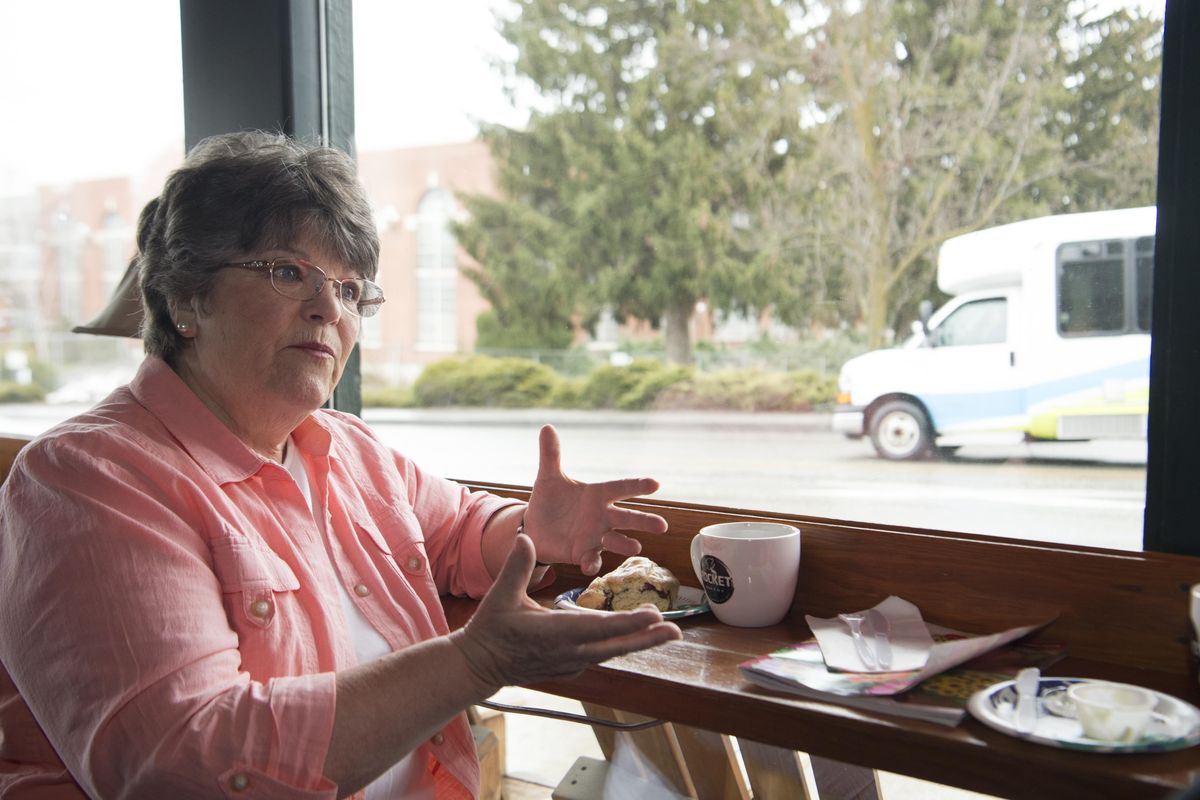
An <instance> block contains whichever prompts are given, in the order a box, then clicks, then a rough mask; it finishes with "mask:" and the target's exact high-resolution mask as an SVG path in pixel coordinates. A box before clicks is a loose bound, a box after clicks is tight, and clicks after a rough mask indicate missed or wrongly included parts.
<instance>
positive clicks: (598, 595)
mask: <svg viewBox="0 0 1200 800" xmlns="http://www.w3.org/2000/svg"><path fill="white" fill-rule="evenodd" d="M678 593H679V581H678V580H677V579H676V578H675V576H674V575H672V574H671V572H670V570H667V569H664V568H663V567H660V566H659V565H658V564H655V563H654V562H653V561H651V560H650V559H648V558H644V557H643V556H630V557H629V558H627V559H625V563H623V564H622V565H621V566H619V567H617V568H616V569H614V570H613V571H612V572H610V573H608V574H607V575H601V576H599V577H598V578H596V579H595V580H593V581H592V583H591V585H589V586H588V587H587V589H585V590H584V591H582V592H580V594H579V599H578V600H576V601H575V602H576V604H578V605H580V606H582V607H583V608H596V609H601V610H603V611H626V610H628V609H631V608H637V607H638V606H640V605H645V604H647V603H649V604H650V605H653V606H658V608H659V610H660V611H670V610H671V606H673V605H675V595H676V594H678Z"/></svg>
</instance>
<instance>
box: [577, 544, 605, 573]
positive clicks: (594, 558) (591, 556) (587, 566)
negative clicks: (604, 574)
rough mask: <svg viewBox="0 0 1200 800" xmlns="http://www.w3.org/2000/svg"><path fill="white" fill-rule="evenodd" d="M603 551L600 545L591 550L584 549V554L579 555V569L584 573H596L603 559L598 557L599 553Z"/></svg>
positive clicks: (598, 571)
mask: <svg viewBox="0 0 1200 800" xmlns="http://www.w3.org/2000/svg"><path fill="white" fill-rule="evenodd" d="M602 552H603V548H602V547H594V548H592V549H591V550H586V551H584V554H583V555H582V556H580V557H579V569H580V570H581V571H582V572H583V574H584V575H588V576H591V575H598V574H599V573H600V567H601V566H602V565H603V563H604V562H603V561H601V559H600V554H601V553H602Z"/></svg>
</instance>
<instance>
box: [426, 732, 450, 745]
mask: <svg viewBox="0 0 1200 800" xmlns="http://www.w3.org/2000/svg"><path fill="white" fill-rule="evenodd" d="M429 741H431V742H433V743H434V744H441V743H442V742H444V741H446V737H445V736H442V735H441V734H440V733H435V734H434V735H433V738H432V739H430V740H429Z"/></svg>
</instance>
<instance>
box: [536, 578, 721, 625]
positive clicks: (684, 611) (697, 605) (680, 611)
mask: <svg viewBox="0 0 1200 800" xmlns="http://www.w3.org/2000/svg"><path fill="white" fill-rule="evenodd" d="M585 588H587V587H585V586H581V587H579V588H578V589H571V590H570V591H566V592H563V593H562V594H560V595H559V596H558V597H556V598H554V607H555V608H580V606H577V605H576V604H575V601H576V600H578V599H579V595H580V594H582V593H583V590H584V589H585ZM583 610H584V611H593V610H595V609H590V608H587V609H583ZM709 610H710V609H709V607H708V600H707V599H706V598H705V597H704V592H703V590H701V589H693V588H692V587H691V586H680V587H679V593H678V594H676V595H675V607H674V608H672V609H671V610H670V611H664V612H663V619H683V618H684V617H693V616H695V615H696V614H703V613H705V612H707V611H709Z"/></svg>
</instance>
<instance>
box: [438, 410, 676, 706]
mask: <svg viewBox="0 0 1200 800" xmlns="http://www.w3.org/2000/svg"><path fill="white" fill-rule="evenodd" d="M551 431H552V429H551ZM552 432H553V431H552ZM544 433H545V429H543V434H544ZM533 566H534V547H533V542H531V541H530V539H529V537H527V536H517V537H516V540H515V542H514V543H513V549H512V552H510V553H509V555H508V559H507V560H506V561H505V562H504V567H503V568H502V569H501V570H500V574H499V575H498V576H497V577H496V580H495V582H494V583H493V584H492V588H491V589H490V590H489V591H488V593H487V594H486V595H485V596H484V598H483V600H482V601H480V603H479V608H478V610H476V612H475V615H474V616H472V617H471V620H470V622H468V623H467V625H466V626H465V627H464V628H462V629H461V630H459V631H455V632H454V633H452V634H451V640H452V641H453V642H454V643H455V644H456V645H457V646H458V648H459V650H460V651H461V652H462V654H463V656H464V658H465V659H466V661H467V665H468V667H469V668H470V672H471V675H472V677H473V678H474V680H475V682H476V684H477V685H478V688H479V690H480V691H481V692H483V693H484V694H483V696H485V697H487V696H490V695H492V694H493V693H494V692H496V691H497V690H499V689H500V688H501V687H503V686H518V685H522V684H526V683H535V682H538V681H546V680H553V679H556V678H570V677H574V676H575V675H578V674H579V673H580V672H582V671H583V670H584V669H586V668H587V667H589V666H591V665H592V664H598V663H600V662H601V661H605V660H607V659H609V658H612V657H614V656H619V655H624V654H625V653H632V652H634V651H636V650H644V649H645V648H647V647H654V646H656V645H660V644H663V643H665V642H669V641H673V640H675V639H678V638H680V635H681V634H680V632H679V628H678V627H677V626H676V625H675V624H674V623H671V622H664V621H663V618H662V614H661V613H660V612H659V611H658V609H656V608H654V607H652V606H645V607H643V608H639V609H636V610H634V611H615V612H596V611H582V610H580V611H574V610H555V611H550V610H548V609H545V608H542V607H541V606H539V605H538V604H537V603H535V602H534V601H533V600H531V599H530V598H529V595H528V594H526V591H525V590H526V587H527V586H528V584H529V578H530V575H531V574H532V572H533Z"/></svg>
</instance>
